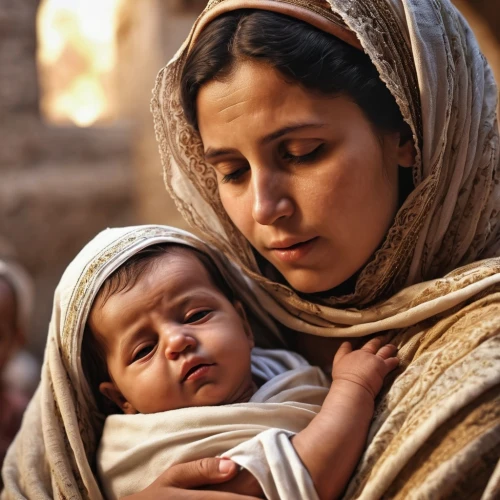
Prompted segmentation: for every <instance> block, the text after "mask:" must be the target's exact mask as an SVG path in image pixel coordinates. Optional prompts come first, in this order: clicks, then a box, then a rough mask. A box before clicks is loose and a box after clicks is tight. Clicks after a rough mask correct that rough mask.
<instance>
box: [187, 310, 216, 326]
mask: <svg viewBox="0 0 500 500" xmlns="http://www.w3.org/2000/svg"><path fill="white" fill-rule="evenodd" d="M211 312H212V311H211V310H210V309H205V310H203V311H195V312H194V313H192V314H189V315H188V316H187V318H186V319H185V320H184V323H196V322H198V321H201V320H202V319H203V318H205V317H206V316H207V315H208V314H210V313H211Z"/></svg>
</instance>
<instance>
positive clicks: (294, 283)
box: [283, 271, 343, 294]
mask: <svg viewBox="0 0 500 500" xmlns="http://www.w3.org/2000/svg"><path fill="white" fill-rule="evenodd" d="M325 274H327V273H321V272H319V271H317V272H313V271H295V272H292V273H287V274H283V276H284V277H285V280H286V281H287V283H288V285H289V286H290V287H291V288H293V289H294V290H295V291H296V292H298V293H300V294H314V293H323V292H328V291H329V290H332V289H334V288H336V287H337V286H338V285H340V284H342V283H343V280H342V279H339V280H333V279H331V276H325ZM327 278H329V279H327Z"/></svg>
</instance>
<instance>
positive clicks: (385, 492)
mask: <svg viewBox="0 0 500 500" xmlns="http://www.w3.org/2000/svg"><path fill="white" fill-rule="evenodd" d="M240 8H255V9H263V10H269V11H275V12H280V13H282V14H286V15H289V16H291V17H294V18H297V19H300V20H302V21H305V22H308V23H310V24H312V25H314V26H316V27H317V28H319V29H322V30H324V31H326V32H329V33H331V34H332V35H334V36H337V37H339V38H340V39H342V40H344V41H345V42H347V43H349V44H351V45H353V46H354V47H357V48H358V49H359V50H363V51H364V52H366V54H368V56H369V57H370V59H371V60H372V62H373V64H374V65H375V67H376V68H377V70H378V72H379V75H380V78H381V79H382V81H383V82H384V83H385V85H386V86H387V88H388V89H389V91H390V92H391V93H392V95H393V96H394V98H395V100H396V102H397V104H398V105H399V108H400V110H401V113H402V115H403V118H404V120H405V121H406V122H407V123H408V125H409V126H410V128H411V131H412V134H413V141H414V144H415V149H416V161H415V165H414V167H413V180H414V186H415V187H414V190H413V191H412V193H411V194H410V195H409V196H408V197H407V199H406V201H405V202H404V204H403V205H402V206H401V208H400V209H399V210H398V212H397V214H396V215H395V218H394V221H393V224H392V227H391V228H390V229H389V231H388V233H387V235H386V237H385V240H384V242H383V243H382V244H381V246H380V248H379V249H378V250H377V251H376V252H375V253H374V255H373V256H372V258H371V260H370V261H369V262H368V263H367V264H366V265H365V266H364V267H363V269H361V270H360V274H359V277H358V278H357V282H356V286H355V290H354V291H353V293H350V294H348V295H343V296H332V297H328V298H324V297H322V298H318V299H316V300H315V299H310V298H304V297H303V296H299V295H298V294H297V293H295V291H294V290H292V289H291V288H290V287H288V286H286V285H284V284H280V283H276V282H274V281H273V280H272V279H270V278H268V277H266V276H265V275H264V274H263V273H262V272H261V270H260V269H259V266H258V264H257V262H256V259H255V256H254V253H253V251H252V248H251V246H250V244H249V243H248V242H247V241H246V240H245V238H244V237H243V235H242V234H241V233H240V232H239V231H238V230H237V228H236V227H235V226H234V225H233V224H232V222H231V221H230V219H229V218H228V216H227V214H226V213H225V212H224V209H223V207H222V204H221V202H220V198H219V196H218V185H217V179H216V175H215V172H214V170H213V168H211V166H210V165H209V164H207V163H206V162H205V160H204V158H203V145H202V142H201V139H200V136H199V134H198V133H197V132H196V131H195V130H194V129H193V128H192V127H191V126H190V125H189V124H188V123H187V121H186V118H185V116H184V114H183V110H182V107H181V104H180V78H181V74H182V69H183V66H184V63H185V61H186V57H187V55H188V54H189V51H190V49H191V48H192V47H193V45H194V44H195V43H196V40H197V37H198V36H199V34H200V32H202V31H203V29H204V28H205V27H206V26H207V24H208V23H209V22H210V21H211V20H213V19H214V18H216V17H217V16H219V15H221V14H222V13H224V12H228V11H232V10H235V9H240ZM496 108H497V88H496V85H495V82H494V79H493V76H492V72H491V70H490V68H489V66H488V64H487V61H486V60H485V58H484V57H483V55H482V54H481V52H480V50H479V48H478V45H477V42H476V40H475V38H474V35H473V34H472V32H471V30H470V28H469V26H468V25H467V23H466V21H465V20H464V19H463V17H462V16H461V15H460V13H459V12H458V11H457V10H456V9H455V7H454V6H453V5H452V4H451V2H450V1H449V0H439V1H437V0H328V1H327V0H210V1H209V2H208V5H207V7H206V8H205V10H204V12H203V13H202V14H201V15H200V17H199V18H198V20H197V21H196V22H195V24H194V26H193V28H192V31H191V33H190V35H189V36H188V38H187V40H186V41H185V43H184V44H183V46H182V47H181V48H180V50H179V51H178V52H177V54H176V55H175V56H174V58H173V59H172V61H170V62H169V63H168V64H167V66H166V67H165V68H163V69H162V70H161V71H160V73H159V75H158V77H157V81H156V85H155V88H154V91H153V99H152V113H153V117H154V122H155V130H156V135H157V139H158V142H159V149H160V154H161V157H162V162H163V166H164V175H165V182H166V186H167V188H168V190H169V192H170V194H171V196H172V197H173V199H174V200H175V202H176V204H177V207H178V209H179V210H180V212H181V213H182V214H183V216H184V218H185V219H186V220H187V221H188V222H189V223H190V224H191V225H192V226H194V227H195V228H196V229H197V230H198V231H200V232H201V233H202V234H203V236H204V237H206V238H207V239H208V241H211V242H213V244H214V245H215V246H216V247H218V248H220V249H221V250H222V251H223V252H224V253H225V254H226V255H228V256H229V257H230V258H231V259H232V260H234V261H235V262H237V263H238V264H240V265H241V266H242V268H243V269H244V271H245V273H246V274H247V275H248V276H250V277H252V278H253V279H254V280H255V281H256V282H257V283H258V284H259V286H260V292H259V300H260V302H261V304H262V305H263V306H264V307H265V309H266V310H267V311H268V312H269V313H270V314H271V315H272V316H273V317H274V318H276V319H277V320H279V321H280V322H281V323H283V324H284V325H286V326H287V327H289V328H291V329H293V330H296V331H299V332H303V333H308V334H314V335H319V336H324V337H359V336H364V335H368V334H372V333H376V332H381V331H387V330H389V331H391V332H392V333H393V334H394V335H395V337H394V342H396V343H397V344H398V346H399V348H400V356H401V358H402V361H403V367H405V370H404V372H403V373H402V374H401V375H399V377H398V378H397V379H396V380H395V381H394V383H393V385H392V387H391V390H390V391H389V392H388V394H387V395H386V396H385V397H384V398H383V399H382V400H381V401H380V403H379V405H378V407H377V414H376V418H375V421H374V423H373V425H372V429H371V433H370V438H369V445H368V447H367V449H366V452H365V455H364V457H363V459H362V461H361V462H360V465H359V467H358V470H357V472H356V474H355V476H354V478H353V479H352V482H351V485H350V487H349V489H348V491H347V497H349V498H379V497H381V496H386V497H390V498H394V497H395V498H429V497H432V498H437V497H444V496H453V497H454V498H457V497H460V498H473V497H474V498H475V497H479V496H481V495H483V497H484V498H493V497H494V496H495V495H496V494H498V495H499V496H500V492H499V491H498V489H499V488H500V466H497V465H496V464H497V461H498V456H499V455H500V444H499V443H500V399H499V398H500V396H499V393H500V387H499V383H500V364H499V359H500V347H499V345H500V337H499V329H500V293H499V291H500V272H499V271H500V259H499V253H500V225H499V218H500V214H499V206H500V182H499V172H500V167H499V131H498V124H497V109H496ZM495 467H496V469H495Z"/></svg>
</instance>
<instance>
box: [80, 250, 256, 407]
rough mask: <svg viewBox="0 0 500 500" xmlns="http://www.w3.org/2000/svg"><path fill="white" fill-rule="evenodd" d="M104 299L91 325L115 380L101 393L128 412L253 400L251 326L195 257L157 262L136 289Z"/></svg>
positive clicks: (96, 307)
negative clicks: (102, 341)
mask: <svg viewBox="0 0 500 500" xmlns="http://www.w3.org/2000/svg"><path fill="white" fill-rule="evenodd" d="M100 302H102V301H99V300H98V301H96V303H95V305H94V307H93V310H92V313H91V316H90V318H89V322H90V326H91V328H92V330H93V331H94V332H95V333H96V334H97V335H99V336H100V337H101V338H103V339H104V342H105V344H106V351H107V364H108V370H109V374H110V375H111V379H112V382H107V383H103V384H101V387H100V389H101V392H103V394H104V395H105V396H107V397H109V398H110V399H112V400H113V401H114V402H115V403H117V404H118V405H119V406H120V407H121V408H122V410H123V411H124V412H125V413H136V412H140V413H156V412H160V411H166V410H172V409H177V408H184V407H191V406H212V405H221V404H230V403H238V402H243V401H248V399H249V397H250V395H251V394H252V393H253V382H252V377H251V370H250V352H251V349H252V347H253V338H252V333H251V330H250V327H249V325H248V322H247V321H246V318H245V314H244V311H243V309H242V308H241V305H240V304H239V303H236V305H234V306H233V304H232V303H231V302H230V301H229V300H228V299H227V298H226V297H225V296H224V295H223V294H222V292H221V291H219V290H218V289H217V288H216V287H215V286H214V285H213V284H212V281H211V279H210V276H209V274H208V272H207V271H206V269H205V268H204V266H203V265H202V264H201V262H200V261H199V260H198V259H196V257H195V256H194V255H191V254H189V253H187V252H186V253H184V252H182V253H180V252H179V253H178V252H173V253H171V254H165V255H164V256H161V257H158V258H157V259H156V261H155V262H154V263H153V265H152V266H150V267H149V268H148V269H146V270H145V271H144V272H143V273H142V274H141V275H140V277H139V279H138V280H137V282H136V283H135V284H134V285H133V287H132V288H130V289H129V290H125V291H122V292H118V293H115V294H113V295H111V296H110V297H109V298H108V299H107V300H106V301H105V302H104V303H100Z"/></svg>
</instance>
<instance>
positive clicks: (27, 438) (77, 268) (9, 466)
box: [1, 226, 280, 500]
mask: <svg viewBox="0 0 500 500" xmlns="http://www.w3.org/2000/svg"><path fill="white" fill-rule="evenodd" d="M157 243H178V244H183V245H187V246H190V247H193V248H196V249H198V250H200V251H202V252H204V253H205V254H207V255H208V256H210V257H211V259H212V260H213V261H214V263H215V265H216V266H217V267H218V269H219V270H220V272H221V275H222V277H223V278H224V280H225V281H226V282H227V283H228V285H229V286H230V287H231V288H232V289H233V290H234V291H235V294H236V297H237V298H239V299H240V300H241V301H242V303H243V304H245V306H246V308H247V310H248V313H249V320H250V321H251V322H252V327H253V330H254V334H255V336H256V339H259V338H261V339H263V338H264V333H265V338H264V340H266V339H267V340H272V341H273V342H274V343H276V342H278V343H279V342H280V339H279V335H278V333H277V331H276V327H275V325H274V324H273V323H272V322H271V321H270V320H269V319H268V317H267V315H265V314H263V313H262V310H261V309H260V307H259V306H258V304H257V302H256V300H255V298H254V296H253V293H252V290H251V288H252V287H251V284H250V282H249V281H248V280H245V279H244V278H243V277H242V275H241V273H240V272H239V270H238V269H237V268H236V267H235V266H233V265H231V264H230V263H228V262H227V260H226V259H225V258H224V257H223V256H222V255H220V253H219V252H217V251H214V250H213V248H211V247H210V246H208V245H207V244H205V243H203V242H202V241H200V240H199V239H198V238H196V237H195V236H193V235H191V234H189V233H187V232H184V231H181V230H177V229H174V228H170V227H166V226H138V227H128V228H118V229H108V230H106V231H103V232H102V233H100V234H99V235H98V236H97V237H96V238H94V239H93V240H92V241H91V242H90V243H88V244H87V245H86V246H85V247H84V248H83V250H82V251H81V252H80V253H79V254H78V255H77V257H76V258H75V259H74V260H73V262H72V263H71V264H70V265H69V266H68V268H67V269H66V271H65V272H64V274H63V276H62V278H61V281H60V283H59V285H58V287H57V289H56V293H55V297H54V306H53V311H52V319H51V323H50V328H49V334H48V339H47V347H46V349H45V359H44V363H43V367H42V378H41V382H40V385H39V387H38V389H37V392H36V394H35V396H34V398H33V400H32V401H31V403H30V405H29V407H28V409H27V411H26V414H25V418H24V420H23V424H22V427H21V430H20V432H19V434H18V435H17V437H16V439H15V441H14V443H13V445H12V446H11V448H10V449H9V451H8V453H7V456H6V459H5V462H4V466H3V470H2V477H3V480H4V488H5V489H4V491H3V493H2V496H1V498H2V499H21V498H28V499H30V500H38V499H45V498H55V499H81V498H84V499H86V498H89V499H91V500H99V499H100V498H102V494H101V491H100V488H99V486H98V482H97V480H96V477H95V475H94V473H93V472H94V471H93V464H94V459H95V452H96V447H97V442H98V439H99V436H100V433H101V431H102V425H103V421H104V419H103V416H102V415H101V414H100V413H99V412H98V410H97V407H96V403H95V400H94V397H93V395H92V393H91V391H90V389H89V386H88V384H87V382H86V380H85V378H84V376H83V372H82V365H81V358H80V355H81V341H82V336H83V331H84V327H85V323H86V321H87V316H88V313H89V310H90V307H91V305H92V302H93V300H94V297H95V295H96V293H97V291H98V290H99V288H100V287H101V285H102V283H103V282H104V280H105V279H106V278H107V277H108V276H109V275H110V274H111V273H112V272H113V271H115V270H116V269H117V268H118V267H119V266H120V265H121V264H123V263H124V262H125V261H126V260H127V259H128V258H130V256H132V255H134V254H135V253H137V252H138V251H140V250H142V249H143V248H145V247H148V246H151V245H154V244H157Z"/></svg>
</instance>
